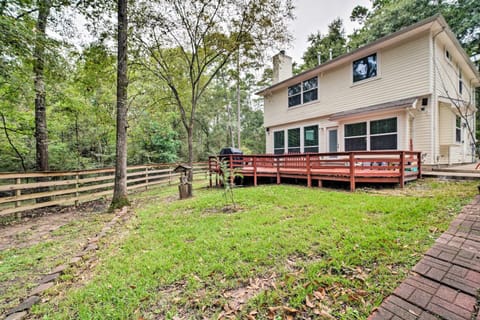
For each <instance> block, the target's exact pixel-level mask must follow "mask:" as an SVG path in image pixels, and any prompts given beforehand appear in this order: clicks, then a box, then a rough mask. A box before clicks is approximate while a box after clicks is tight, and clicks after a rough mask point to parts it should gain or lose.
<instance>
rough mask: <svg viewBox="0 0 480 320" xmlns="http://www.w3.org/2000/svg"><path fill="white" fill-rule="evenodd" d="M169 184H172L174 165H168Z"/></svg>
mask: <svg viewBox="0 0 480 320" xmlns="http://www.w3.org/2000/svg"><path fill="white" fill-rule="evenodd" d="M168 185H169V186H170V185H172V167H168Z"/></svg>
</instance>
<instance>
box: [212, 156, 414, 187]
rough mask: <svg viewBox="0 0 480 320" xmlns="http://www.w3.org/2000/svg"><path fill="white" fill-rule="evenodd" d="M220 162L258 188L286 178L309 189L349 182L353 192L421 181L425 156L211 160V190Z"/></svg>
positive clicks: (227, 158)
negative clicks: (263, 181) (358, 187)
mask: <svg viewBox="0 0 480 320" xmlns="http://www.w3.org/2000/svg"><path fill="white" fill-rule="evenodd" d="M217 159H223V160H224V161H226V164H227V166H228V168H229V170H230V171H231V174H230V177H231V179H232V180H233V174H232V173H233V171H234V170H237V171H239V172H240V173H241V174H242V175H243V176H244V177H253V184H254V185H255V186H256V185H257V182H258V178H259V177H270V178H276V182H277V184H280V183H281V181H282V178H297V179H306V180H307V185H308V186H309V187H310V186H312V181H317V182H318V186H322V182H323V181H347V182H349V183H350V190H352V191H354V190H355V183H357V182H367V183H398V184H400V186H401V187H403V186H404V184H405V182H407V181H411V180H416V179H418V178H421V174H422V170H421V169H422V168H421V153H420V152H415V151H356V152H336V153H304V154H303V153H301V154H299V153H297V154H281V155H273V154H264V155H228V156H218V157H210V158H209V162H208V169H209V173H210V186H212V178H213V175H215V179H216V183H217V184H218V178H219V177H218V176H219V174H221V170H220V166H219V163H218V161H217Z"/></svg>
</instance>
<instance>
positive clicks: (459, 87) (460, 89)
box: [458, 68, 463, 94]
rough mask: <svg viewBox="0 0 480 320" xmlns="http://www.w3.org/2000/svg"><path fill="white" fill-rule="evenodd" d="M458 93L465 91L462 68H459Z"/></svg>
mask: <svg viewBox="0 0 480 320" xmlns="http://www.w3.org/2000/svg"><path fill="white" fill-rule="evenodd" d="M458 93H459V94H462V93H463V81H462V70H460V68H458Z"/></svg>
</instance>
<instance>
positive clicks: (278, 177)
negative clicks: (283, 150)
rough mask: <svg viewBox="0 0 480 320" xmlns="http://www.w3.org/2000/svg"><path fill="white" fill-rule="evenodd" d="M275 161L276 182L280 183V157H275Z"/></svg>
mask: <svg viewBox="0 0 480 320" xmlns="http://www.w3.org/2000/svg"><path fill="white" fill-rule="evenodd" d="M275 160H276V162H277V184H280V157H278V156H277V157H275Z"/></svg>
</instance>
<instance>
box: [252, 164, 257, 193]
mask: <svg viewBox="0 0 480 320" xmlns="http://www.w3.org/2000/svg"><path fill="white" fill-rule="evenodd" d="M252 164H253V185H254V186H255V187H256V186H257V157H253V162H252Z"/></svg>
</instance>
